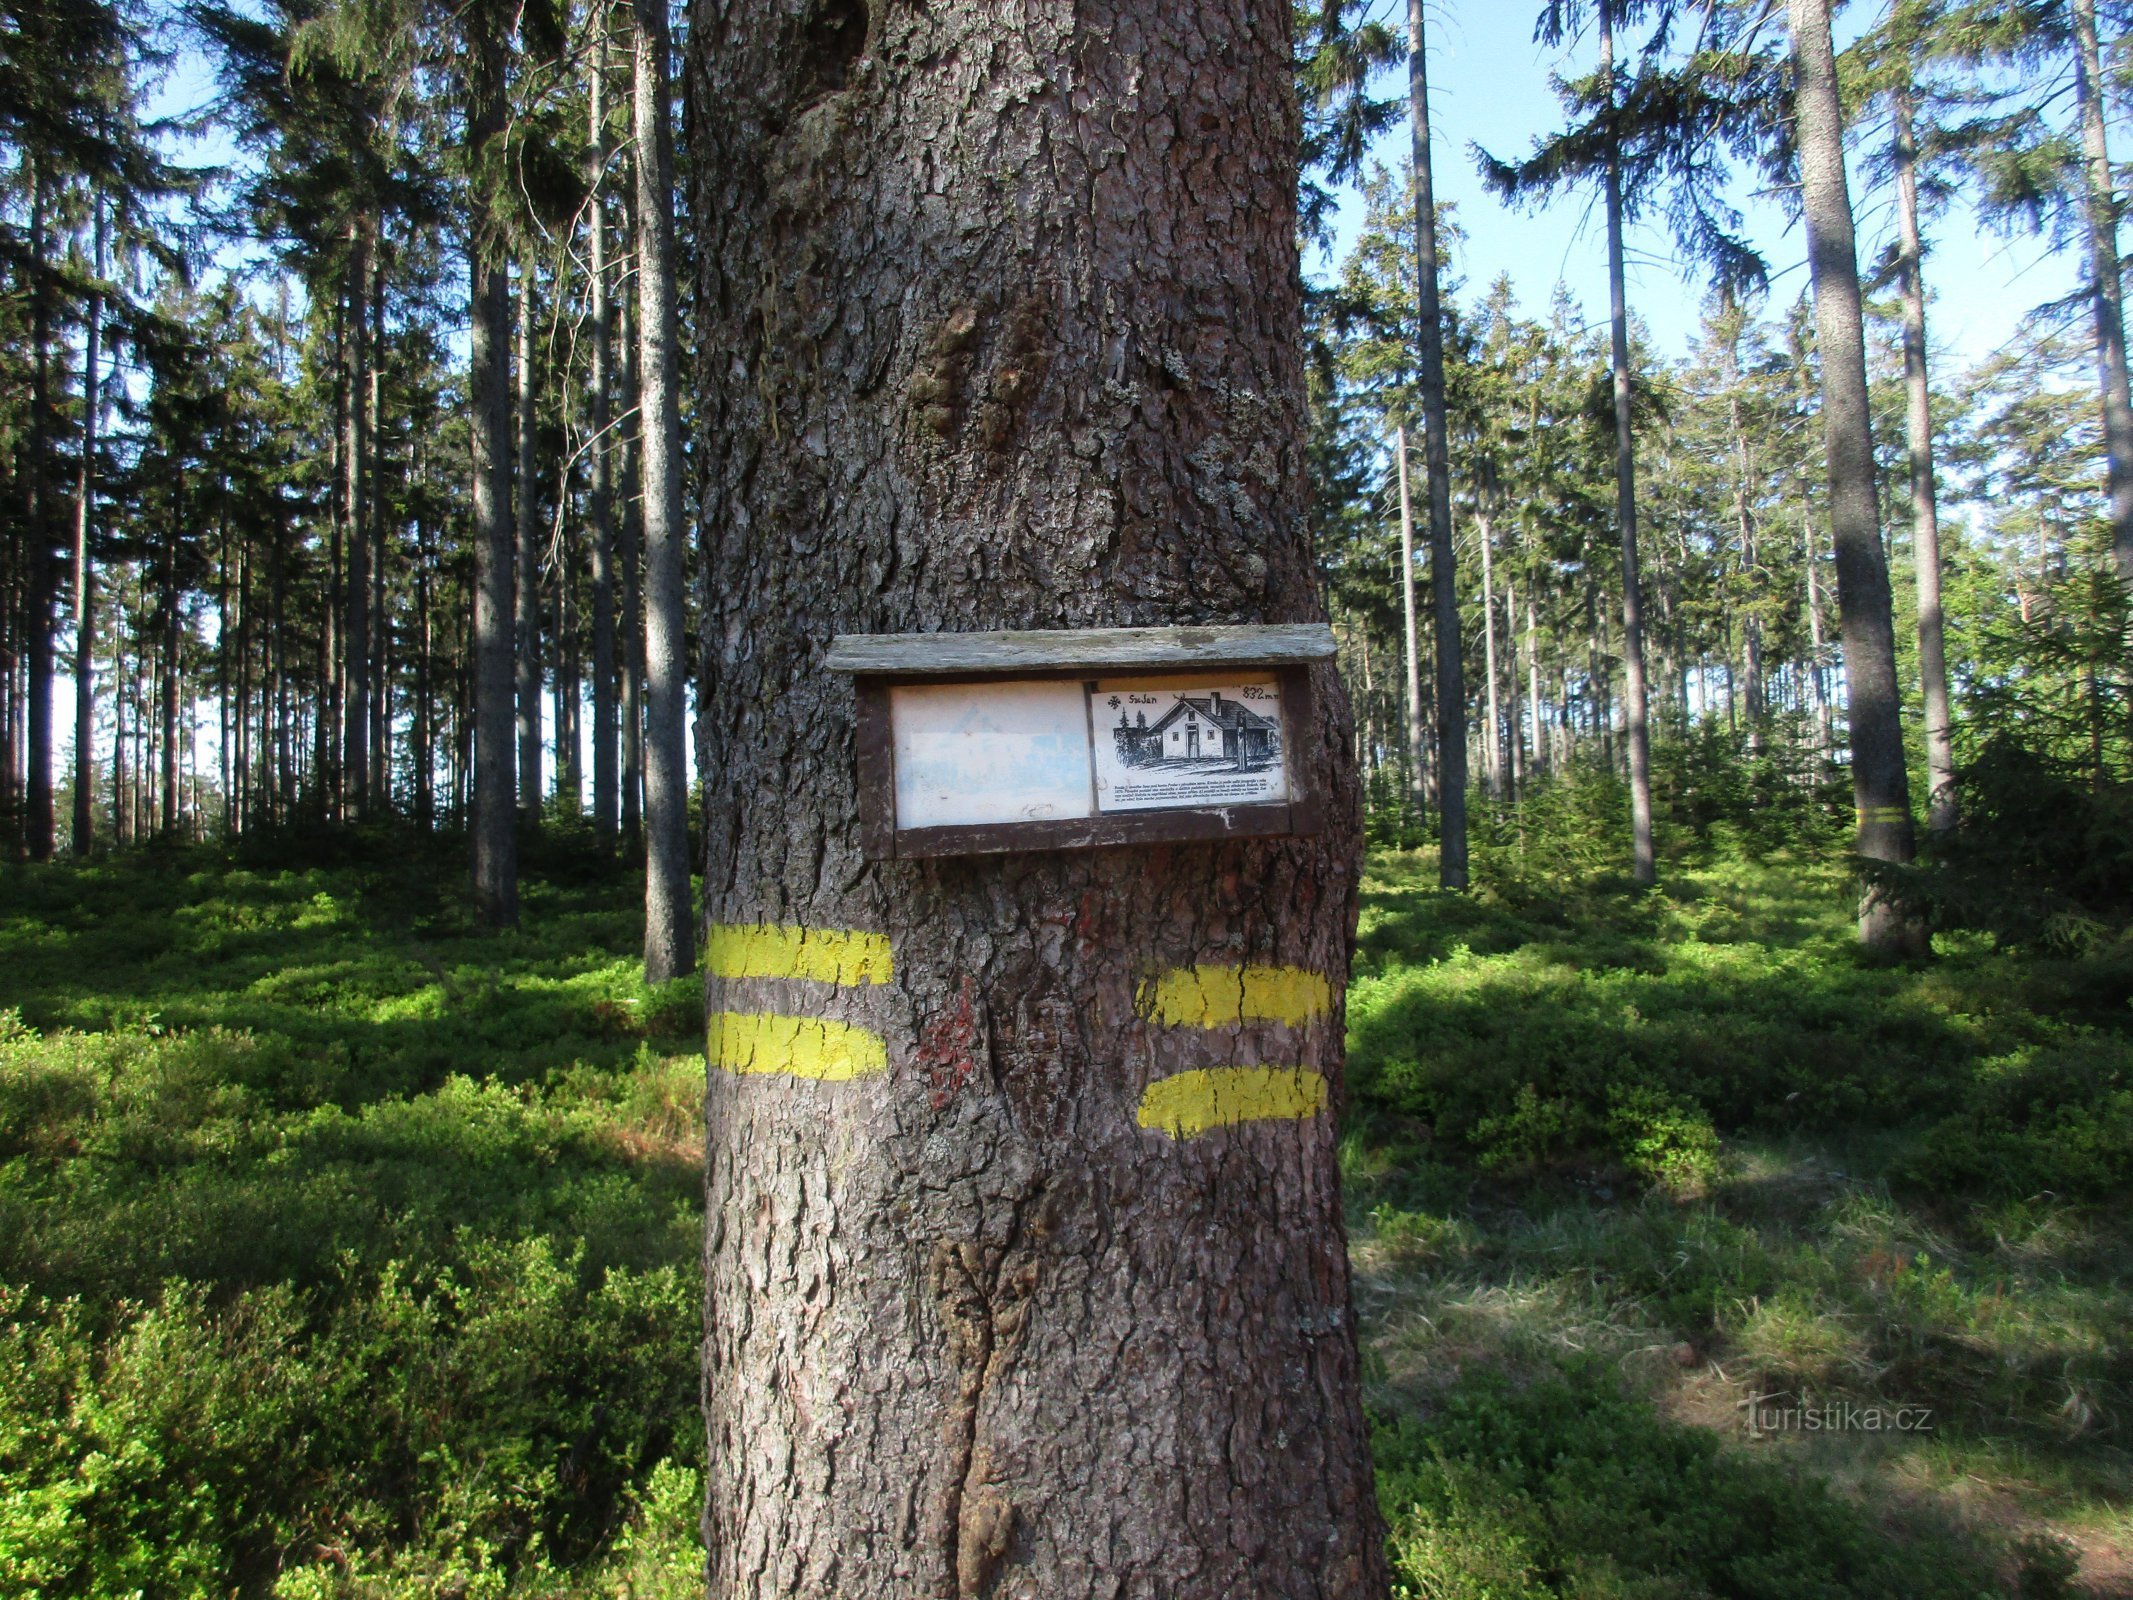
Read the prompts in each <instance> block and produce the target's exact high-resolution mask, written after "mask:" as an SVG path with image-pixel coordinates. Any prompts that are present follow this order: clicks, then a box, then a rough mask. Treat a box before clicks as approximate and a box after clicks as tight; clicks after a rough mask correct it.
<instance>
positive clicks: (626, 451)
mask: <svg viewBox="0 0 2133 1600" xmlns="http://www.w3.org/2000/svg"><path fill="white" fill-rule="evenodd" d="M632 215H634V213H632ZM617 299H618V300H619V301H620V302H621V306H620V309H621V313H622V340H621V351H622V361H621V366H622V415H623V418H624V421H623V426H622V430H621V432H622V440H621V456H622V527H621V534H620V541H621V542H620V547H619V549H618V551H617V560H618V562H619V564H620V566H621V568H622V661H621V666H622V805H621V810H622V817H621V832H622V840H623V844H624V847H625V848H626V849H628V850H630V851H632V852H634V851H635V850H636V849H637V847H638V846H639V844H641V843H642V840H643V823H644V809H643V794H644V580H643V572H642V568H641V566H640V560H639V552H640V551H641V550H642V548H643V544H644V540H643V531H644V506H643V482H644V474H643V472H642V471H641V470H640V468H639V465H638V463H639V462H640V460H641V459H642V454H643V450H644V430H643V428H642V427H640V426H639V420H638V409H637V408H638V389H637V319H636V315H635V311H634V307H635V304H636V297H635V296H634V295H627V294H625V295H620V296H617Z"/></svg>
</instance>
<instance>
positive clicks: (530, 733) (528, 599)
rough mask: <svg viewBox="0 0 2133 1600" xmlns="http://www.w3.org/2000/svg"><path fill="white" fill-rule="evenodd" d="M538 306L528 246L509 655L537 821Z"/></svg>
mask: <svg viewBox="0 0 2133 1600" xmlns="http://www.w3.org/2000/svg"><path fill="white" fill-rule="evenodd" d="M539 309H540V273H539V271H538V270H537V269H536V267H535V266H534V260H533V252H532V251H531V250H530V249H529V250H527V251H526V252H525V254H524V255H523V257H522V258H521V260H520V263H519V269H518V406H517V413H516V416H517V422H518V481H517V498H516V501H515V508H516V512H517V518H518V582H517V586H516V589H515V592H514V594H513V602H514V610H513V620H514V625H515V631H516V634H517V645H518V648H517V652H516V654H515V655H514V656H513V678H514V689H513V694H514V702H513V703H514V706H515V708H516V720H517V733H518V808H519V811H520V813H521V814H522V815H523V816H524V817H525V818H526V820H527V821H529V822H538V821H539V820H540V816H541V552H540V547H539V545H538V544H537V543H536V537H537V533H536V523H535V517H534V498H533V445H534V436H535V430H536V428H537V426H538V418H537V416H536V414H535V410H534V404H535V398H536V395H537V393H538V385H537V382H536V375H535V368H534V365H533V325H534V320H535V318H536V316H537V315H538V314H539Z"/></svg>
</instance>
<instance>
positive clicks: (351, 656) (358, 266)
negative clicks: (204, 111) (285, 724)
mask: <svg viewBox="0 0 2133 1600" xmlns="http://www.w3.org/2000/svg"><path fill="white" fill-rule="evenodd" d="M370 248H371V246H370V235H369V232H368V230H367V228H366V227H365V225H364V224H362V223H360V222H358V223H357V224H356V225H355V229H354V232H353V234H352V236H351V239H350V246H349V262H348V292H347V305H348V310H347V317H348V339H347V344H346V346H345V350H346V357H345V361H344V366H343V371H342V382H343V383H345V384H346V385H347V391H348V403H347V405H346V407H345V408H344V409H343V410H342V412H341V425H342V429H343V433H342V440H341V473H342V484H341V504H342V506H343V515H344V516H345V517H346V518H347V523H348V581H347V586H346V587H345V588H344V589H343V590H342V605H343V608H344V609H343V620H342V624H341V633H342V637H343V641H344V642H343V645H342V673H343V676H344V678H345V681H346V682H347V685H348V690H347V699H346V701H345V702H344V706H345V709H344V711H343V714H342V722H341V741H342V742H341V785H342V791H341V792H342V796H343V799H344V802H345V803H346V804H347V806H348V807H349V808H350V809H351V810H353V811H354V812H355V814H356V815H357V816H359V817H360V816H368V815H369V814H370V505H369V499H368V490H369V481H368V474H367V473H366V472H365V471H364V459H365V457H367V456H368V455H369V453H370V422H369V417H370V399H369V390H370V339H369V325H370V317H369V315H368V311H369V298H370V296H369V289H370Z"/></svg>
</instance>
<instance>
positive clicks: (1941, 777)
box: [1896, 85, 1957, 834]
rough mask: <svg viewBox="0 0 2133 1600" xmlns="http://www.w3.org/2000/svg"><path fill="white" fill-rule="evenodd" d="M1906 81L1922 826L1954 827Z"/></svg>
mask: <svg viewBox="0 0 2133 1600" xmlns="http://www.w3.org/2000/svg"><path fill="white" fill-rule="evenodd" d="M1911 101H1912V95H1911V90H1910V88H1909V86H1908V85H1906V86H1905V87H1904V88H1903V89H1901V90H1899V91H1898V92H1897V95H1896V201H1897V205H1896V218H1897V226H1898V230H1899V236H1898V245H1899V258H1898V259H1899V263H1900V266H1901V269H1902V278H1903V386H1904V401H1905V404H1904V430H1905V433H1906V435H1907V443H1908V445H1909V447H1910V457H1911V460H1910V466H1911V559H1912V561H1913V563H1914V564H1915V565H1916V566H1917V568H1918V676H1919V679H1920V683H1921V686H1922V688H1923V690H1924V696H1925V702H1926V826H1927V827H1928V828H1930V829H1932V830H1933V832H1934V833H1936V834H1944V833H1949V832H1952V831H1953V830H1954V828H1955V824H1956V820H1957V817H1956V802H1955V738H1954V719H1953V717H1952V715H1951V713H1950V710H1949V706H1948V647H1947V640H1946V636H1945V631H1944V629H1943V627H1942V622H1941V599H1940V508H1939V505H1938V496H1937V494H1936V492H1935V488H1934V482H1933V392H1932V387H1931V385H1930V384H1929V383H1928V382H1927V375H1926V276H1925V247H1924V245H1923V243H1922V241H1921V240H1920V237H1919V232H1918V136H1917V132H1916V130H1915V127H1914V117H1915V112H1914V109H1913V106H1912V103H1911Z"/></svg>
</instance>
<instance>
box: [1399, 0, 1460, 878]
mask: <svg viewBox="0 0 2133 1600" xmlns="http://www.w3.org/2000/svg"><path fill="white" fill-rule="evenodd" d="M1407 109H1408V121H1409V124H1410V127H1411V131H1412V136H1413V146H1414V166H1415V279H1416V298H1417V310H1418V312H1419V315H1418V317H1417V318H1416V321H1417V323H1418V328H1417V335H1418V337H1417V343H1418V344H1419V346H1420V348H1419V349H1418V350H1417V352H1416V354H1417V355H1418V356H1419V357H1420V359H1421V366H1422V372H1421V378H1422V462H1423V478H1424V482H1425V484H1426V489H1427V492H1426V494H1425V496H1424V499H1425V502H1426V508H1427V510H1428V513H1429V581H1430V594H1431V598H1432V600H1433V601H1434V602H1435V607H1434V609H1435V612H1436V630H1435V631H1436V636H1437V817H1438V831H1437V847H1438V855H1437V881H1438V882H1439V883H1441V884H1442V885H1443V886H1444V887H1445V888H1447V889H1464V888H1465V887H1466V879H1467V859H1466V656H1465V651H1464V649H1463V648H1462V646H1461V643H1460V638H1459V558H1458V554H1457V552H1456V551H1455V550H1454V549H1453V547H1452V463H1451V454H1450V450H1451V447H1450V443H1449V438H1448V435H1447V432H1446V423H1445V413H1444V315H1443V309H1442V304H1441V298H1440V295H1439V290H1438V284H1437V265H1438V251H1437V200H1436V190H1435V186H1434V185H1433V184H1432V182H1431V173H1430V157H1429V67H1428V48H1427V37H1426V35H1425V33H1424V31H1423V18H1422V0H1407Z"/></svg>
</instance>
